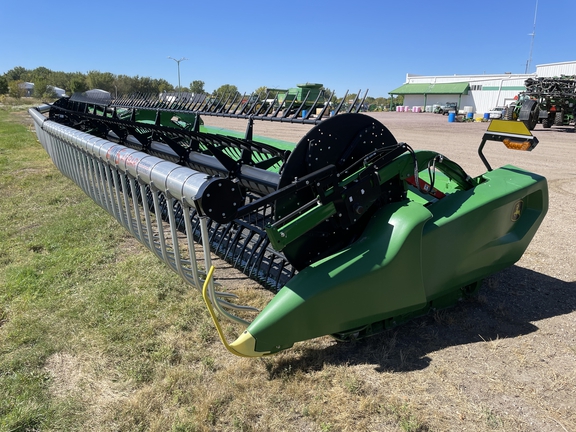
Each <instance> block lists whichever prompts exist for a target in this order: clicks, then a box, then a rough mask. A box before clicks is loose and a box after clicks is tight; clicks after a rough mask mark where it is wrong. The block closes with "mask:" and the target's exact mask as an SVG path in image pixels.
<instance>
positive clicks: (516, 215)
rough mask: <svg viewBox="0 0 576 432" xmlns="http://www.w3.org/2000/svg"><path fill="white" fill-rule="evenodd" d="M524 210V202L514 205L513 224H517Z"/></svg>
mask: <svg viewBox="0 0 576 432" xmlns="http://www.w3.org/2000/svg"><path fill="white" fill-rule="evenodd" d="M523 208H524V201H522V200H520V201H518V202H517V203H516V204H514V211H513V212H512V222H516V221H517V220H518V219H520V216H522V209H523Z"/></svg>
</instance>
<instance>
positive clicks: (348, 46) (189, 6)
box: [0, 0, 576, 97]
mask: <svg viewBox="0 0 576 432" xmlns="http://www.w3.org/2000/svg"><path fill="white" fill-rule="evenodd" d="M1 3H2V7H1V8H0V11H1V12H0V14H1V16H2V19H1V23H2V24H1V25H0V41H2V42H1V44H0V74H2V73H4V72H6V71H8V70H9V69H11V68H13V67H15V66H23V67H25V68H27V69H34V68H36V67H39V66H44V67H47V68H49V69H52V70H55V71H65V72H76V71H79V72H84V73H86V72H88V71H90V70H99V71H101V72H112V73H113V74H117V75H120V74H125V75H130V76H135V75H139V76H148V77H152V78H164V79H166V80H168V81H169V82H171V83H172V84H174V85H176V84H177V83H178V75H177V65H176V63H175V62H174V61H172V60H169V59H168V58H167V57H168V56H172V57H174V58H177V59H179V58H182V57H186V58H188V60H186V61H183V62H181V65H180V72H181V82H182V85H183V86H184V85H186V86H187V85H189V84H190V82H191V81H193V80H202V81H204V82H205V89H206V90H208V91H212V90H214V89H216V88H218V87H219V86H220V85H222V84H233V85H236V86H237V87H238V89H239V90H240V91H241V92H251V91H253V90H255V89H256V88H257V87H260V86H267V87H283V88H286V87H292V86H294V85H295V84H297V83H302V82H317V83H322V84H324V85H325V86H326V87H328V88H330V89H334V90H336V91H337V94H339V95H341V94H343V92H344V91H345V90H346V89H350V90H352V91H354V92H356V91H357V90H358V89H363V90H365V89H367V88H368V89H370V91H369V94H370V95H371V96H374V97H377V96H388V91H390V90H392V89H395V88H397V87H399V86H400V85H402V84H403V83H404V82H405V77H406V73H411V74H420V75H452V74H482V73H486V74H492V73H503V72H513V73H524V71H525V68H526V63H527V61H528V58H529V54H530V44H531V39H532V38H531V36H529V34H530V33H532V29H533V25H534V12H535V6H536V0H500V1H495V0H479V1H468V2H466V1H459V2H456V1H452V2H451V1H448V0H443V1H433V0H427V1H424V0H413V1H394V2H392V1H386V0H346V1H344V0H332V1H328V0H307V1H291V2H286V1H274V0H268V1H260V0H257V1H250V0H244V1H240V0H235V1H232V0H208V1H198V0H196V1H177V2H176V1H169V0H165V1H163V2H160V1H154V2H152V1H149V0H142V1H138V2H132V1H123V0H116V1H109V0H99V1H96V2H84V1H82V2H80V1H77V2H72V1H69V0H67V1H62V0H52V1H45V0H43V1H37V0H29V1H27V2H23V3H21V2H16V1H11V0H3V1H2V2H1ZM560 5H561V6H560ZM575 17H576V2H574V1H560V2H559V1H552V0H539V2H538V13H537V22H536V32H535V34H536V36H535V38H534V46H533V54H532V63H531V64H532V67H531V68H530V72H534V70H535V65H537V64H545V63H555V62H562V61H571V60H576V49H574V40H575V29H574V22H575V21H574V19H575Z"/></svg>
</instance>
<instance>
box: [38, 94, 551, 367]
mask: <svg viewBox="0 0 576 432" xmlns="http://www.w3.org/2000/svg"><path fill="white" fill-rule="evenodd" d="M196 99H197V100H194V98H189V99H185V98H178V99H176V100H163V98H157V97H153V98H145V97H132V98H121V99H113V98H111V97H110V96H109V95H104V96H99V97H94V96H93V95H91V94H83V95H74V96H73V97H71V98H63V99H60V100H58V101H57V102H56V103H54V104H53V105H51V106H48V105H46V106H42V107H38V108H37V109H33V110H30V114H31V116H32V118H33V119H34V121H35V124H36V131H37V134H38V137H39V139H40V141H41V143H42V144H43V146H44V147H45V148H46V150H47V152H48V153H49V155H50V156H51V158H52V159H53V161H54V163H55V164H56V166H57V167H58V168H59V169H60V170H61V171H62V172H63V173H64V174H66V175H67V176H68V177H70V178H71V179H72V180H73V181H75V182H76V183H77V184H78V185H79V186H80V187H81V188H82V189H83V190H84V191H85V192H86V193H87V194H88V195H89V196H90V197H91V198H92V199H93V200H94V201H95V202H97V203H98V204H99V205H101V206H102V207H103V208H105V209H106V210H108V211H109V212H110V214H112V215H113V216H114V217H115V218H116V219H117V220H118V221H119V222H120V223H121V224H122V225H124V226H125V227H126V228H127V229H128V230H129V231H130V232H131V234H132V235H133V236H135V237H136V238H137V239H138V240H140V241H141V242H142V243H144V244H145V245H146V246H147V247H148V248H149V249H150V250H151V251H153V252H154V253H155V254H156V255H157V256H158V257H159V258H160V259H162V260H163V261H165V262H166V263H167V264H168V265H169V266H170V267H171V268H172V269H173V270H174V271H175V272H177V273H178V274H179V275H180V276H181V277H182V278H183V279H184V280H185V281H187V282H188V283H190V284H191V285H193V286H195V287H197V288H199V289H200V288H203V295H204V298H205V300H206V301H207V305H208V308H209V310H210V312H211V314H212V316H213V318H214V319H215V322H216V326H217V328H218V329H219V328H220V327H219V324H218V315H221V316H224V317H226V318H229V319H232V320H235V321H237V322H240V323H243V324H245V325H246V330H245V331H244V332H243V333H242V334H241V335H240V336H239V338H238V339H237V340H236V341H235V342H233V343H231V344H228V342H227V341H226V340H225V339H224V338H223V342H224V343H225V345H226V346H227V348H228V349H229V350H230V351H231V352H233V353H235V354H238V355H243V356H249V357H255V356H261V355H267V354H271V353H274V352H278V351H280V350H283V349H286V348H289V347H291V346H292V345H293V344H294V343H295V342H298V341H303V340H307V339H311V338H314V337H318V336H322V335H327V334H330V335H333V336H335V337H336V338H338V339H341V340H346V339H350V338H358V337H363V336H367V335H370V334H373V333H376V332H378V331H381V330H383V329H386V328H389V327H391V326H394V325H397V324H399V323H401V322H403V321H405V320H407V319H409V318H412V317H415V316H418V315H422V314H425V313H426V312H427V311H428V310H430V309H431V308H443V307H447V306H451V305H453V304H455V303H456V302H457V301H458V300H459V299H460V298H462V297H463V296H466V295H468V294H470V293H472V292H474V291H475V290H476V289H477V287H478V286H479V284H480V282H481V281H482V279H483V278H484V277H486V276H488V275H490V274H492V273H494V272H496V271H498V270H500V269H502V268H505V267H507V266H509V265H511V264H513V263H514V262H516V261H517V260H518V259H520V257H521V256H522V254H523V252H524V250H525V249H526V247H527V246H528V244H529V242H530V241H531V239H532V237H533V236H534V233H535V232H536V230H537V228H538V226H539V225H540V223H541V221H542V219H543V218H544V215H545V213H546V211H547V206H548V195H547V186H546V180H545V179H544V178H543V177H540V176H538V175H536V174H533V173H529V172H526V171H523V170H521V169H519V168H516V167H513V166H509V165H507V166H504V167H501V168H498V169H495V170H492V168H491V167H490V166H489V164H488V162H487V161H486V158H485V157H484V155H483V154H482V150H483V148H484V146H485V144H486V142H487V141H501V142H503V143H504V144H506V145H507V146H508V147H510V148H514V149H520V150H531V149H532V148H533V147H534V146H535V145H536V144H537V142H538V141H537V140H536V139H535V138H534V137H532V135H531V134H530V132H529V131H528V130H527V129H526V128H525V127H524V125H523V124H522V123H510V122H504V121H502V122H493V123H492V124H491V126H490V128H489V131H488V132H487V133H486V134H485V136H484V139H483V141H482V144H481V146H480V149H479V152H480V156H481V158H482V160H483V161H484V162H485V164H486V167H487V169H488V171H487V172H486V173H485V174H483V175H481V176H479V177H476V178H471V177H469V176H468V175H467V174H466V173H465V172H464V170H463V169H462V168H461V167H460V166H459V165H458V164H456V163H455V162H453V161H451V160H449V159H448V158H446V157H445V156H443V155H441V154H438V153H436V152H432V151H416V150H413V149H412V148H411V147H410V146H409V145H407V144H405V143H402V142H398V141H397V140H396V139H395V138H394V136H393V135H392V134H391V133H390V131H389V130H388V129H387V128H386V127H385V126H384V125H382V124H381V123H380V122H378V121H377V120H375V119H374V118H372V117H370V116H367V115H364V114H360V113H358V112H356V111H357V109H358V107H359V106H360V105H361V104H359V103H358V101H357V100H355V101H354V102H353V103H351V104H350V108H349V110H348V111H347V112H344V113H341V112H340V111H341V108H342V105H340V106H338V107H333V108H334V109H332V107H330V106H329V104H328V103H327V102H326V101H324V102H323V104H324V105H322V106H319V105H320V102H319V101H320V98H319V97H318V96H317V97H316V99H314V102H312V103H311V104H310V101H309V100H308V99H307V98H304V100H300V101H298V102H295V101H296V100H297V98H284V99H283V100H282V101H281V102H279V101H278V99H277V98H274V100H273V101H268V102H266V100H267V99H268V98H266V99H263V100H260V99H258V98H253V97H252V96H250V97H248V98H247V99H245V100H244V102H242V101H241V102H240V105H237V103H238V101H237V100H235V99H232V100H230V98H226V97H222V98H208V97H206V98H204V99H202V98H196ZM200 99H202V100H200ZM211 99H214V100H211ZM216 99H217V100H216ZM326 100H330V98H328V99H326ZM242 103H243V104H244V105H242ZM266 104H267V105H266ZM288 104H289V105H288ZM305 104H308V105H305ZM304 106H306V114H304V115H303V113H302V111H304V109H303V107H304ZM328 108H330V111H331V113H330V116H328V117H325V116H324V114H325V113H326V111H327V110H328ZM284 113H286V115H285V114H284ZM209 115H219V116H221V115H226V116H229V117H235V118H245V119H247V121H248V125H247V129H246V133H245V134H239V133H236V132H231V131H224V130H222V129H216V128H211V127H208V126H205V125H204V124H203V122H202V119H201V117H202V116H209ZM254 120H270V121H292V122H294V121H298V122H302V123H312V124H315V126H314V127H313V128H312V129H311V130H310V131H309V132H308V133H307V134H306V135H305V136H304V137H303V138H302V139H301V140H300V141H299V142H298V143H297V144H292V143H288V142H284V141H278V140H273V139H268V138H255V137H254V136H253V135H252V122H253V121H254ZM509 125H514V128H513V129H510V127H511V126H509ZM196 244H198V245H201V247H202V251H203V255H204V260H205V268H204V269H199V267H198V264H197V259H196V253H197V252H196V251H197V250H199V248H196V246H195V245H196ZM210 251H212V252H214V253H216V254H217V255H219V256H220V257H222V258H223V259H225V260H226V261H227V262H229V263H230V264H232V265H233V266H234V267H236V268H238V269H239V270H241V271H242V272H244V273H245V274H246V275H248V276H249V277H250V278H252V279H254V280H256V281H258V282H259V283H260V284H262V285H264V286H266V287H267V288H269V289H271V290H273V291H274V292H277V294H276V295H275V297H274V298H273V299H272V301H271V302H270V303H269V304H268V305H267V306H266V307H265V308H264V310H262V311H261V312H260V313H258V315H257V316H256V318H255V319H254V320H253V321H251V322H247V321H245V320H244V319H242V318H239V317H238V316H236V315H235V314H234V313H233V312H231V311H233V310H238V309H240V310H241V309H249V310H254V309H253V308H250V307H246V306H239V305H236V304H235V303H234V302H233V301H232V300H231V297H233V296H232V295H231V294H227V293H225V292H216V291H215V288H214V282H213V280H212V274H213V272H214V270H213V269H212V270H211V271H210V272H209V273H208V270H209V269H210V268H211V259H210ZM207 273H208V274H207ZM214 275H215V277H216V278H217V277H218V271H217V269H216V272H215V273H214ZM213 309H216V311H217V312H215V311H214V310H213ZM221 336H222V334H221Z"/></svg>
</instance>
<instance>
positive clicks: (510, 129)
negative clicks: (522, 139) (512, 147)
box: [488, 119, 532, 137]
mask: <svg viewBox="0 0 576 432" xmlns="http://www.w3.org/2000/svg"><path fill="white" fill-rule="evenodd" d="M488 131H489V132H501V133H508V134H515V135H526V136H530V137H531V136H532V134H531V133H530V131H529V130H528V128H527V127H526V125H525V124H524V122H521V121H510V120H497V119H494V120H492V121H491V122H490V124H489V125H488Z"/></svg>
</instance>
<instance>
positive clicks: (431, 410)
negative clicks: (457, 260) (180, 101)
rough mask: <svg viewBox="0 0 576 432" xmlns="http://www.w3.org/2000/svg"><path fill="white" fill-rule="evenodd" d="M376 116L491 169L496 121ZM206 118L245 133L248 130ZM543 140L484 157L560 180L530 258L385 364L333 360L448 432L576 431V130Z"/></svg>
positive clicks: (544, 135)
mask: <svg viewBox="0 0 576 432" xmlns="http://www.w3.org/2000/svg"><path fill="white" fill-rule="evenodd" d="M371 115H372V116H373V117H375V118H377V119H378V120H379V121H381V122H382V123H383V124H384V125H386V126H387V127H388V128H389V129H390V131H391V132H392V133H393V135H394V136H395V137H396V139H397V140H398V141H402V142H406V143H407V144H409V145H410V146H412V147H413V148H414V149H428V150H435V151H438V152H440V153H442V154H443V155H445V156H446V157H448V158H450V159H452V160H454V161H455V162H457V163H459V164H460V165H461V166H462V167H463V168H464V169H465V170H466V171H467V172H468V174H469V175H471V176H476V175H479V174H481V173H483V172H484V171H485V168H484V165H483V164H482V162H481V161H480V159H479V157H478V154H477V148H478V145H479V143H480V141H481V139H482V135H483V133H484V131H485V130H486V128H487V126H488V123H483V122H473V123H449V122H448V119H447V117H444V116H439V115H436V114H429V113H396V112H390V113H374V114H371ZM204 120H205V122H206V124H208V125H214V126H220V127H227V128H232V129H237V130H244V129H245V124H246V123H245V121H240V120H230V119H222V118H209V117H205V118H204ZM309 129H310V126H302V125H284V124H273V123H270V122H256V123H255V130H254V133H255V135H264V136H273V137H277V138H281V139H284V140H287V141H292V142H297V141H298V140H299V139H300V138H301V137H302V136H303V135H304V134H305V133H306V131H307V130H309ZM533 133H534V135H535V136H536V137H537V138H538V139H539V141H540V143H539V145H538V147H537V148H536V149H535V150H534V151H532V152H530V153H529V152H517V151H511V150H508V149H506V148H505V147H504V146H502V145H501V144H498V143H494V142H490V143H488V144H487V146H486V148H485V151H484V153H485V155H486V157H487V159H488V161H489V162H490V164H491V165H492V167H494V168H495V167H499V166H501V165H505V164H513V165H516V166H518V167H521V168H524V169H527V170H531V171H534V172H536V173H538V174H541V175H544V176H545V177H546V178H547V179H548V185H549V195H550V196H549V199H550V203H549V210H548V214H547V216H546V218H545V219H544V222H543V224H542V225H541V227H540V229H539V231H538V232H537V234H536V236H535V238H534V240H533V241H532V243H531V245H530V247H529V248H528V250H527V251H526V253H525V254H524V256H523V257H522V259H521V260H520V261H519V262H518V263H517V264H516V265H514V266H512V267H510V268H508V269H507V270H505V271H503V272H500V273H499V274H497V275H494V276H493V277H491V278H490V279H489V280H487V281H486V282H485V283H484V286H483V288H482V289H481V291H480V294H479V296H478V298H477V299H476V300H475V301H473V302H470V303H465V304H463V305H461V306H458V307H457V308H455V309H452V310H449V311H446V312H442V313H440V314H437V315H436V316H434V317H431V318H428V319H424V320H417V321H416V322H414V323H411V324H407V325H406V326H403V327H401V328H399V329H398V331H397V332H396V333H394V341H393V353H391V354H390V359H389V361H386V362H384V364H383V363H382V362H381V363H380V364H374V362H373V361H372V360H371V359H370V358H369V356H367V355H366V351H365V350H364V349H360V348H359V347H358V346H351V348H350V349H348V350H346V351H345V353H346V358H342V351H341V350H339V351H338V354H334V358H333V359H332V361H333V362H334V363H337V364H341V363H347V364H349V365H350V367H356V368H359V369H362V370H363V376H364V380H365V382H366V383H368V384H369V385H371V386H373V387H374V388H375V389H377V390H375V391H377V392H378V393H381V392H387V391H388V390H386V389H387V388H388V389H389V392H396V393H401V394H403V395H404V396H403V397H405V398H406V401H407V402H409V403H410V404H412V405H416V406H420V407H421V408H422V413H426V417H428V418H429V419H430V418H431V416H433V417H435V421H432V422H431V424H436V425H437V424H443V425H446V428H445V429H441V430H490V429H498V430H523V431H524V430H528V431H576V253H575V250H576V233H575V228H574V227H575V226H576V212H575V210H576V192H575V191H576V168H575V167H574V161H575V160H576V133H574V131H573V127H570V128H562V127H553V128H551V129H543V128H542V126H541V125H538V126H537V127H536V129H535V130H534V131H533ZM431 321H432V324H431ZM388 343H389V344H390V343H391V342H388ZM389 346H390V345H389ZM326 349H327V350H328V351H330V349H331V348H330V347H328V348H326ZM327 358H329V359H330V353H329V352H328V353H327ZM384 372H385V373H384ZM464 407H465V408H464ZM460 411H461V412H460ZM471 417H474V418H471ZM480 418H482V419H483V420H482V421H481V422H479V419H480ZM479 425H484V426H485V427H486V428H485V429H483V427H482V426H479Z"/></svg>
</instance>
